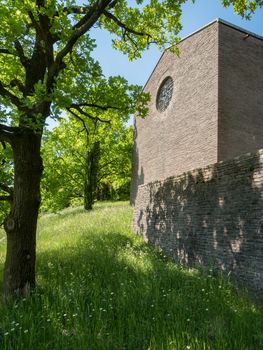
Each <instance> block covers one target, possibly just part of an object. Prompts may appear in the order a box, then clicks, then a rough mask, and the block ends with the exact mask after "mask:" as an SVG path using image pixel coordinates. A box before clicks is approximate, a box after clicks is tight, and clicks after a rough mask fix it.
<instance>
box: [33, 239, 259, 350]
mask: <svg viewBox="0 0 263 350" xmlns="http://www.w3.org/2000/svg"><path fill="white" fill-rule="evenodd" d="M38 270H39V271H38V273H39V275H40V277H41V286H42V288H43V292H44V293H45V294H46V291H48V293H49V294H48V299H49V302H50V303H51V304H50V306H51V305H53V306H52V308H54V307H55V308H56V305H60V306H59V308H61V306H62V305H65V306H64V307H65V308H66V309H67V308H68V309H70V310H71V313H73V312H75V313H77V314H78V317H79V318H78V326H77V327H75V332H77V333H75V336H74V327H73V330H72V332H73V333H72V341H73V342H74V341H76V338H79V340H80V338H82V340H81V342H83V341H84V344H86V346H87V347H86V348H87V349H134V350H135V349H156V350H159V349H185V348H186V347H187V346H191V349H201V348H202V349H203V346H206V347H204V348H205V349H206V348H207V349H208V348H211V349H213V350H214V349H220V350H222V349H228V350H229V349H237V350H240V349H250V348H251V349H257V348H258V349H260V347H259V346H260V345H259V341H258V339H257V337H260V335H258V334H257V329H259V328H260V327H259V322H260V320H261V321H262V317H261V316H260V314H257V313H256V312H255V310H253V309H252V308H251V307H249V306H248V304H246V302H245V301H243V302H240V300H239V299H238V297H237V295H236V293H235V290H234V288H233V287H232V286H231V285H230V284H228V283H226V282H223V281H222V280H220V279H217V278H214V277H213V276H212V275H208V274H206V275H205V274H202V273H200V272H197V271H186V270H183V269H181V268H179V267H176V266H175V265H174V264H173V263H172V262H169V261H168V260H167V259H166V257H165V256H163V255H162V254H156V251H154V250H153V249H151V248H150V247H148V246H146V245H145V244H144V243H141V241H139V240H138V241H136V242H135V243H134V240H133V239H131V238H129V237H127V236H125V235H123V234H121V233H108V234H106V235H105V234H104V235H102V236H95V237H94V236H92V237H90V238H89V237H86V238H84V239H82V240H81V241H80V242H79V244H78V247H77V249H76V248H67V249H66V250H63V251H61V250H60V251H58V252H55V251H54V252H50V253H48V254H43V255H41V256H40V257H39V269H38ZM52 286H53V287H52ZM50 287H51V288H50ZM62 300H64V302H62ZM73 306H74V307H73ZM72 307H73V308H74V310H75V311H72ZM66 313H67V312H66ZM257 326H258V328H257ZM77 329H78V330H77ZM74 338H75V339H74ZM72 344H73V343H72ZM81 344H82V343H80V344H79V346H81ZM203 344H206V345H203ZM72 346H73V345H72ZM82 346H83V345H82ZM257 346H258V347H257Z"/></svg>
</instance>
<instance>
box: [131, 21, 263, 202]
mask: <svg viewBox="0 0 263 350" xmlns="http://www.w3.org/2000/svg"><path fill="white" fill-rule="evenodd" d="M178 47H179V50H180V55H179V57H178V56H177V55H176V54H174V53H171V52H169V51H165V52H164V53H163V55H162V57H161V58H160V60H159V62H158V64H157V65H156V67H155V69H154V71H153V73H152V74H151V76H150V78H149V80H148V82H147V83H146V85H145V89H144V90H145V91H147V92H150V94H151V97H152V98H151V102H150V105H149V116H148V117H147V118H146V119H144V120H142V119H140V118H137V119H136V120H135V132H134V134H135V135H134V150H133V180H132V194H131V201H132V203H134V201H135V198H136V193H137V189H138V185H141V184H145V183H149V182H152V181H155V180H161V179H165V178H167V177H169V176H174V175H177V174H181V173H183V172H185V171H188V170H191V169H195V168H199V167H203V166H205V165H208V164H212V163H216V162H219V161H224V160H227V159H231V158H233V157H235V156H238V155H241V154H243V153H247V152H253V151H256V150H258V149H260V148H263V59H262V57H263V38H261V37H259V36H257V35H255V34H252V33H248V32H247V31H245V30H243V29H241V28H238V27H235V26H233V25H231V24H229V23H227V22H225V21H223V20H221V19H219V20H215V21H214V22H212V23H210V24H208V25H207V26H205V27H203V28H201V29H200V30H198V31H197V32H195V33H193V34H191V35H189V36H188V37H186V38H185V39H183V40H181V42H180V43H179V45H178Z"/></svg>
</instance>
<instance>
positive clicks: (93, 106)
mask: <svg viewBox="0 0 263 350" xmlns="http://www.w3.org/2000/svg"><path fill="white" fill-rule="evenodd" d="M74 105H75V106H79V107H92V108H98V109H101V110H103V111H107V110H108V109H116V110H119V109H120V108H119V107H115V106H101V105H97V104H96V103H78V104H74Z"/></svg>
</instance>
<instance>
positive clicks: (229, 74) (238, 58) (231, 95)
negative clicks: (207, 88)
mask: <svg viewBox="0 0 263 350" xmlns="http://www.w3.org/2000/svg"><path fill="white" fill-rule="evenodd" d="M218 50H219V79H218V80H219V84H218V89H219V91H218V108H219V110H218V160H226V159H231V158H233V157H236V156H238V155H240V154H243V153H247V152H256V151H257V150H258V149H261V148H263V97H262V96H263V60H262V54H263V40H260V39H257V38H255V37H253V36H248V37H247V35H246V34H245V33H242V32H241V31H239V30H237V29H234V28H231V27H229V26H227V25H224V24H223V23H221V24H220V23H219V47H218Z"/></svg>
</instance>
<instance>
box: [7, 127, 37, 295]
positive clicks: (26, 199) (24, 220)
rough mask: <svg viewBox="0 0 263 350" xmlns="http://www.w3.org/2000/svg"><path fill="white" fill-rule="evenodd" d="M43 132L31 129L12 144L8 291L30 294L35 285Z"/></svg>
mask: <svg viewBox="0 0 263 350" xmlns="http://www.w3.org/2000/svg"><path fill="white" fill-rule="evenodd" d="M40 145H41V133H39V134H37V133H35V132H34V131H31V130H27V131H23V132H21V134H19V135H17V137H16V140H15V142H13V144H12V148H13V154H14V173H15V175H14V192H13V200H12V204H11V210H10V213H9V215H8V217H7V218H6V220H5V223H4V227H5V231H6V235H7V252H6V262H5V268H4V283H3V285H4V293H5V294H6V295H17V296H20V295H21V296H26V295H27V294H28V292H29V290H30V289H31V288H32V287H34V286H35V261H36V227H37V217H38V210H39V205H40V180H41V175H42V172H43V165H42V159H41V155H40Z"/></svg>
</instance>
